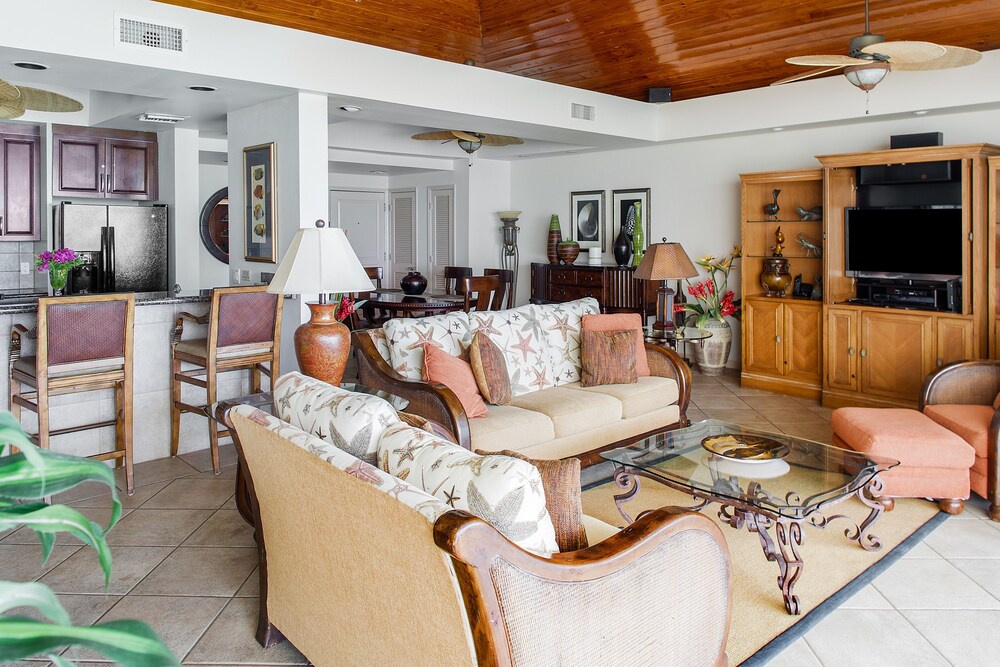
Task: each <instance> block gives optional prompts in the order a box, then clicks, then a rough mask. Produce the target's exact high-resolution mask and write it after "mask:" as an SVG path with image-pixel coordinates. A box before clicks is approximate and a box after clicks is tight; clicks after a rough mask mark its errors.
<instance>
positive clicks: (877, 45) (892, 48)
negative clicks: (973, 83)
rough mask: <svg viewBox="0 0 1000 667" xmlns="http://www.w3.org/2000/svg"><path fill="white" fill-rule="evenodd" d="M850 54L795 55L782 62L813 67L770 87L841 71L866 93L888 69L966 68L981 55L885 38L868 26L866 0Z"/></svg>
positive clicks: (882, 77)
mask: <svg viewBox="0 0 1000 667" xmlns="http://www.w3.org/2000/svg"><path fill="white" fill-rule="evenodd" d="M848 53H849V55H846V56H843V55H841V56H834V55H820V56H796V57H794V58H788V59H786V60H785V62H787V63H789V64H791V65H805V66H807V67H816V68H818V69H814V70H812V71H809V72H806V73H805V74H797V75H795V76H790V77H788V78H787V79H782V80H780V81H775V82H774V83H772V84H771V85H772V86H777V85H781V84H783V83H791V82H793V81H801V80H802V79H809V78H812V77H814V76H820V75H823V74H827V73H828V72H835V71H837V70H843V72H844V76H845V77H846V78H847V80H848V81H850V82H851V84H852V85H854V86H856V87H858V88H860V89H861V90H863V91H865V92H866V93H867V92H868V91H870V90H871V89H872V88H874V87H875V86H877V85H878V84H879V82H880V81H882V79H884V78H885V75H886V74H888V73H889V71H890V70H909V71H914V70H933V69H951V68H953V67H965V66H966V65H972V64H974V63H977V62H979V60H980V58H982V57H983V56H982V54H981V53H979V52H978V51H975V50H973V49H967V48H964V47H961V46H942V45H940V44H934V43H933V42H909V41H905V42H904V41H886V39H885V35H878V34H872V33H871V32H870V31H869V29H868V0H865V32H864V34H862V35H858V36H856V37H853V38H851V43H850V49H849V51H848Z"/></svg>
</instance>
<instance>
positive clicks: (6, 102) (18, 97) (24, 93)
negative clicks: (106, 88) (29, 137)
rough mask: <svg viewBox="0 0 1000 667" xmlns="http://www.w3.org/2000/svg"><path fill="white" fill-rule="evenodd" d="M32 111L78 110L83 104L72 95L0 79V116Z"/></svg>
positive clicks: (14, 115)
mask: <svg viewBox="0 0 1000 667" xmlns="http://www.w3.org/2000/svg"><path fill="white" fill-rule="evenodd" d="M28 109H31V110H32V111H58V112H69V111H80V110H81V109H83V105H82V104H80V103H79V102H77V101H76V100H74V99H73V98H72V97H66V96H65V95H60V94H59V93H53V92H52V91H49V90H41V89H39V88H29V87H28V86H15V85H14V84H12V83H8V82H7V81H4V80H3V79H0V118H3V119H9V118H18V117H20V116H23V115H24V112H25V111H26V110H28Z"/></svg>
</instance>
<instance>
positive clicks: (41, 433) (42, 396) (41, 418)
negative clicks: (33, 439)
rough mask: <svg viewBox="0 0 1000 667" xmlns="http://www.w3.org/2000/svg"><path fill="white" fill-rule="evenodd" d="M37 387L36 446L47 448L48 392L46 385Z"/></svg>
mask: <svg viewBox="0 0 1000 667" xmlns="http://www.w3.org/2000/svg"><path fill="white" fill-rule="evenodd" d="M41 384H42V383H41V382H39V387H38V401H37V405H38V446H39V447H41V448H42V449H48V448H49V392H48V387H44V388H43V387H42V386H41Z"/></svg>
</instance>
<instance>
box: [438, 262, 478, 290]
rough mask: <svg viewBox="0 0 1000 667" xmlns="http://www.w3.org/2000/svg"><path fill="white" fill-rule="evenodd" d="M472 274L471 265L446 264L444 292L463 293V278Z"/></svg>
mask: <svg viewBox="0 0 1000 667" xmlns="http://www.w3.org/2000/svg"><path fill="white" fill-rule="evenodd" d="M471 275H472V267H471V266H446V267H444V293H445V294H461V292H459V291H458V290H460V289H462V279H463V278H467V277H469V276H471Z"/></svg>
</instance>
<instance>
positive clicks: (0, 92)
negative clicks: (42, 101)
mask: <svg viewBox="0 0 1000 667" xmlns="http://www.w3.org/2000/svg"><path fill="white" fill-rule="evenodd" d="M19 97H21V92H20V91H19V90H18V89H17V86H15V85H14V84H12V83H7V82H6V81H4V80H3V79H0V102H9V101H12V100H16V99H18V98H19Z"/></svg>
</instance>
